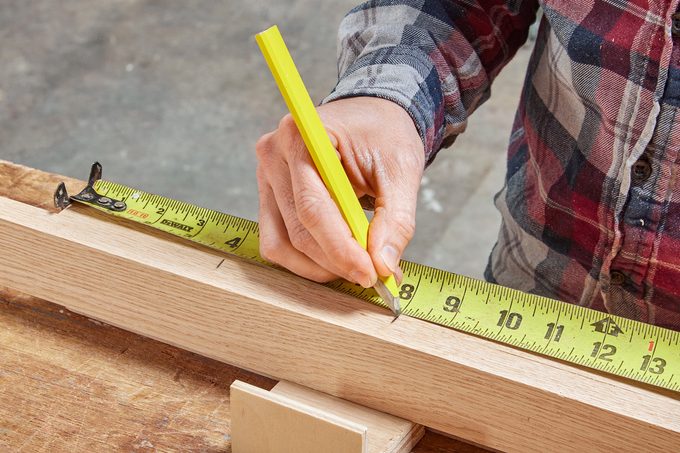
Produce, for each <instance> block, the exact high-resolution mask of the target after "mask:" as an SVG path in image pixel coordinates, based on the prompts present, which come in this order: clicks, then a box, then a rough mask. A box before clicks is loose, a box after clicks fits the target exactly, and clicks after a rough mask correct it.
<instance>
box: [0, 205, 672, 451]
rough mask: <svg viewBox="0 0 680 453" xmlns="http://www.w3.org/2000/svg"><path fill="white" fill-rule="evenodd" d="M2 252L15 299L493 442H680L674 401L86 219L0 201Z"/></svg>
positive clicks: (569, 445)
mask: <svg viewBox="0 0 680 453" xmlns="http://www.w3.org/2000/svg"><path fill="white" fill-rule="evenodd" d="M35 244H41V246H40V247H36V246H35ZM0 248H2V249H3V250H4V251H5V257H4V258H5V259H4V260H0V279H2V280H1V281H2V282H8V283H9V284H11V285H13V286H14V287H16V288H18V289H20V290H23V291H28V292H31V293H32V294H34V295H37V296H40V297H45V298H47V297H49V298H50V299H52V300H54V301H56V302H58V303H60V304H64V305H67V306H68V307H71V308H73V309H74V310H76V311H79V312H83V313H87V314H88V315H89V316H93V317H97V318H99V319H103V320H105V321H107V322H110V323H112V324H115V325H119V326H122V327H125V328H127V329H130V330H134V331H137V332H139V333H144V334H146V335H149V336H152V337H155V338H158V339H161V340H162V341H165V342H168V343H171V344H175V345H179V346H182V347H185V348H187V349H190V350H194V351H196V352H200V353H202V354H205V355H209V356H211V357H214V358H217V359H219V360H223V361H226V362H230V363H233V364H235V365H237V366H239V367H243V368H249V369H253V370H257V371H258V372H260V373H263V374H266V375H270V376H273V377H276V378H283V379H288V380H292V381H294V382H297V383H300V384H302V385H305V386H308V387H311V388H315V389H317V390H320V391H323V392H325V393H330V394H333V395H335V396H339V397H341V398H344V399H348V400H351V401H354V402H357V403H359V404H362V405H365V406H369V407H373V408H376V409H378V410H381V411H384V412H388V413H391V414H393V415H397V416H401V417H404V418H408V419H410V420H412V421H415V422H419V423H422V424H424V425H426V426H430V427H433V428H435V429H438V430H441V431H444V432H446V433H449V434H453V435H456V436H458V437H461V438H464V439H468V440H471V441H473V442H476V443H478V444H482V445H486V446H489V447H491V448H496V449H502V450H505V451H544V450H545V446H546V445H560V446H561V450H562V451H580V450H584V449H585V450H588V451H595V450H602V451H605V450H618V451H650V450H655V449H658V450H660V451H662V450H672V449H673V448H675V447H676V446H677V445H678V442H680V419H678V418H677V414H678V413H680V397H679V396H678V395H677V394H673V393H670V392H663V391H659V390H656V389H652V388H648V387H644V386H639V385H636V384H634V383H631V382H627V381H623V380H617V379H612V378H610V377H608V376H604V375H601V374H598V373H594V372H591V371H588V370H583V369H579V368H576V367H572V366H570V365H567V364H563V363H560V362H558V361H554V360H550V359H547V358H544V357H539V356H536V355H533V354H528V353H525V352H523V351H518V350H516V349H513V348H510V347H506V346H504V345H499V344H495V343H492V342H489V341H486V340H483V339H479V338H476V337H473V336H470V335H466V334H463V333H459V332H455V331H453V330H450V329H446V328H443V327H441V326H436V325H431V324H428V323H425V322H422V321H419V320H415V319H411V318H407V317H404V316H402V317H401V318H400V319H399V320H398V321H397V322H394V323H392V322H391V320H392V318H391V316H389V313H388V312H386V311H384V310H382V309H379V308H377V307H374V306H371V305H369V304H367V303H365V302H362V301H359V300H356V299H353V298H351V297H348V296H344V295H341V294H337V293H334V292H332V291H330V290H328V289H326V288H324V287H321V286H319V285H315V284H312V283H310V282H307V281H304V280H302V279H299V278H296V277H294V276H292V275H290V274H287V273H284V272H282V271H277V270H274V269H270V268H265V267H261V266H257V265H254V264H252V263H247V262H244V261H242V260H238V259H234V258H230V257H225V256H223V255H220V254H217V253H215V252H212V251H208V250H205V249H203V248H200V247H196V246H192V245H189V244H186V243H185V242H182V241H178V240H175V239H174V238H169V237H167V236H164V235H161V234H158V233H154V232H151V231H149V230H148V229H144V230H141V229H139V228H137V227H130V226H127V225H123V224H121V223H119V222H114V221H111V220H110V219H108V218H102V216H99V215H92V213H91V212H90V211H87V212H86V211H85V210H84V209H80V208H76V209H73V208H71V209H69V210H67V211H65V212H62V213H60V214H58V215H54V214H48V213H46V212H45V211H44V210H40V209H36V208H34V207H31V206H26V205H23V204H20V203H16V202H13V201H11V200H7V199H1V200H0ZM92 269H96V270H97V271H98V272H99V273H103V274H105V275H106V276H107V278H99V279H97V284H96V287H95V286H94V285H93V282H92V279H88V280H87V281H85V280H78V279H74V280H70V284H69V285H62V284H61V283H62V282H63V281H64V278H65V276H69V275H80V276H82V275H92V274H91V272H92ZM121 282H125V284H121ZM8 283H6V284H8Z"/></svg>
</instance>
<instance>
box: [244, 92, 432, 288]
mask: <svg viewBox="0 0 680 453" xmlns="http://www.w3.org/2000/svg"><path fill="white" fill-rule="evenodd" d="M318 112H319V115H320V116H321V119H322V121H323V123H324V125H325V127H326V131H327V132H328V134H329V136H330V138H331V141H332V143H333V145H334V146H335V148H336V149H337V151H338V154H339V156H340V159H341V161H342V164H343V166H344V168H345V171H346V172H347V175H348V176H349V179H350V181H351V183H352V186H353V187H354V190H355V191H356V193H357V196H359V197H362V196H364V195H369V196H372V197H374V198H375V215H374V217H373V220H372V221H371V223H370V227H369V233H368V252H367V251H366V250H364V249H363V248H362V247H361V246H360V245H359V243H358V242H357V241H356V240H355V239H354V238H353V237H352V233H351V231H350V229H349V227H348V226H347V224H346V223H345V220H344V219H343V217H342V214H341V213H340V211H339V209H338V208H337V206H336V205H335V202H334V201H333V199H332V198H331V196H330V194H329V193H328V190H327V189H326V187H325V186H324V184H323V181H322V180H321V177H320V176H319V174H318V172H317V170H316V167H315V166H314V163H313V161H312V159H311V157H310V155H309V152H308V151H307V148H306V147H305V144H304V142H303V141H302V137H301V136H300V134H299V132H298V129H297V127H296V125H295V123H294V121H293V119H292V117H291V116H290V115H287V116H285V117H284V118H283V119H282V120H281V122H280V123H279V126H278V128H277V129H276V130H275V131H273V132H270V133H268V134H265V135H264V136H262V137H261V138H260V139H259V140H258V142H257V145H256V149H257V159H258V167H257V181H258V187H259V192H260V213H259V221H260V253H261V255H262V257H264V258H265V259H267V260H269V261H272V262H274V263H276V264H279V265H281V266H283V267H285V268H287V269H289V270H291V271H292V272H294V273H296V274H298V275H301V276H303V277H305V278H308V279H310V280H314V281H317V282H326V281H330V280H334V279H336V278H338V277H343V278H345V279H346V280H349V281H351V282H354V283H358V284H360V285H361V286H363V287H366V288H368V287H371V286H373V285H374V284H375V283H376V280H377V278H378V275H381V276H388V275H392V274H395V277H396V278H397V280H398V281H400V280H401V277H402V276H401V270H400V269H399V259H400V258H401V254H402V252H403V251H404V248H405V247H406V245H407V244H408V242H409V241H410V240H411V238H412V237H413V233H414V230H415V211H416V201H417V195H418V188H419V186H420V180H421V178H422V174H423V168H424V160H425V157H424V153H423V144H422V141H421V139H420V136H419V135H418V132H417V130H416V127H415V125H414V123H413V121H412V120H411V117H410V116H409V115H408V113H407V112H406V111H405V110H404V109H403V108H402V107H400V106H399V105H398V104H395V103H393V102H391V101H387V100H384V99H379V98H374V97H355V98H348V99H342V100H338V101H334V102H330V103H328V104H326V105H323V106H321V107H319V108H318Z"/></svg>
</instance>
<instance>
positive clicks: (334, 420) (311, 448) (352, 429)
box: [231, 381, 425, 453]
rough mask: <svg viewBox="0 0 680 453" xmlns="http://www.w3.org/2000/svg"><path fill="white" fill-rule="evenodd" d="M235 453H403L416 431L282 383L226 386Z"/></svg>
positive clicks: (405, 423)
mask: <svg viewBox="0 0 680 453" xmlns="http://www.w3.org/2000/svg"><path fill="white" fill-rule="evenodd" d="M231 414H232V420H231V437H232V449H233V451H234V453H288V452H296V453H316V452H319V451H324V452H326V453H334V452H337V453H408V452H410V451H411V449H412V448H413V447H414V446H415V445H416V444H417V443H418V441H419V440H420V438H422V437H423V434H424V433H425V428H424V427H423V426H421V425H416V424H415V423H412V422H409V421H408V420H404V419H401V418H398V417H394V416H392V415H389V414H384V413H382V412H378V411H376V410H373V409H369V408H367V407H363V406H360V405H358V404H354V403H351V402H349V401H345V400H342V399H340V398H335V397H332V396H330V395H326V394H324V393H321V392H317V391H316V390H311V389H308V388H306V387H302V386H300V385H297V384H293V383H290V382H286V381H282V382H279V383H278V384H277V385H276V386H275V387H274V388H273V389H272V390H271V391H266V390H264V389H261V388H259V387H256V386H253V385H250V384H246V383H245V382H241V381H235V382H234V383H233V384H232V385H231Z"/></svg>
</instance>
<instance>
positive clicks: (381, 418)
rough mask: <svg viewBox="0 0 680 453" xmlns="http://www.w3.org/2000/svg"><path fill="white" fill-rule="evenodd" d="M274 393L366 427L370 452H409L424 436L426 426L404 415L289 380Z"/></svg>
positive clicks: (276, 386) (272, 391)
mask: <svg viewBox="0 0 680 453" xmlns="http://www.w3.org/2000/svg"><path fill="white" fill-rule="evenodd" d="M271 393H275V394H277V395H283V396H286V397H288V398H292V399H294V400H295V401H298V402H300V403H303V404H307V405H309V406H313V407H316V408H319V409H321V410H323V411H325V412H330V413H333V414H336V415H338V416H340V417H343V418H346V419H348V420H352V421H354V422H356V423H359V424H360V425H362V426H365V427H366V428H367V434H368V436H367V441H366V442H367V448H368V452H367V453H408V452H410V451H411V450H412V449H413V447H415V445H416V444H417V443H418V441H419V440H420V439H421V438H422V437H423V434H424V432H425V428H424V427H423V426H422V425H417V424H415V423H413V422H410V421H408V420H404V419H403V418H399V417H395V416H393V415H389V414H385V413H383V412H378V411H376V410H373V409H369V408H367V407H364V406H359V405H358V404H354V403H350V402H349V401H345V400H343V399H340V398H335V397H332V396H330V395H326V394H325V393H321V392H317V391H315V390H311V389H308V388H307V387H303V386H301V385H297V384H294V383H292V382H288V381H281V382H279V383H278V384H276V385H275V386H274V388H273V389H271Z"/></svg>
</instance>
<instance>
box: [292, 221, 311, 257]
mask: <svg viewBox="0 0 680 453" xmlns="http://www.w3.org/2000/svg"><path fill="white" fill-rule="evenodd" d="M288 235H289V236H290V243H291V244H293V247H295V248H296V249H298V250H300V251H301V252H304V251H306V250H309V249H310V248H311V245H312V242H313V240H312V236H311V235H310V234H309V231H307V229H306V228H305V227H304V226H303V225H301V224H298V225H296V226H294V227H293V228H292V229H291V230H290V231H289V232H288Z"/></svg>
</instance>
